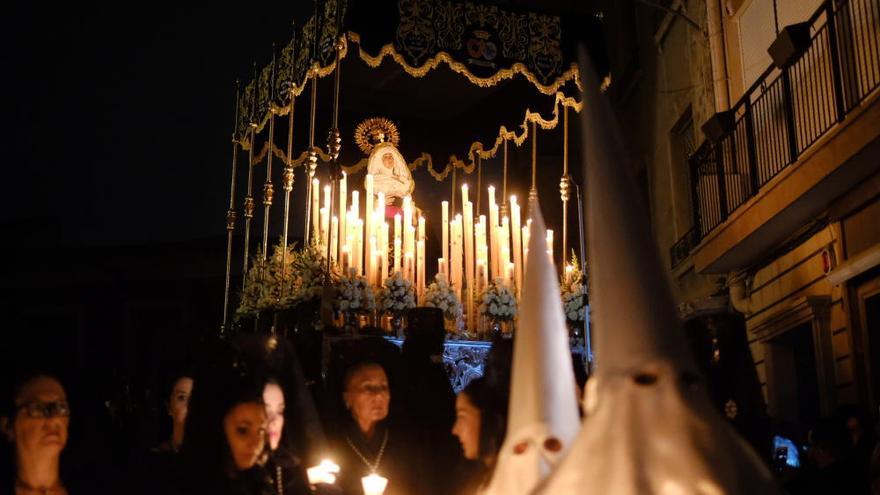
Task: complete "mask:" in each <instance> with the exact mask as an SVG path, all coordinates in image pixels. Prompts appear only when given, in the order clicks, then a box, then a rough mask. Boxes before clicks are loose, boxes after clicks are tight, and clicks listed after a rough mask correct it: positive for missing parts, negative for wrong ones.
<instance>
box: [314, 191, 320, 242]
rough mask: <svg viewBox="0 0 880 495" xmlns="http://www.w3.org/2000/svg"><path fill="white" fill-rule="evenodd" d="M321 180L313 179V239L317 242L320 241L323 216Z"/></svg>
mask: <svg viewBox="0 0 880 495" xmlns="http://www.w3.org/2000/svg"><path fill="white" fill-rule="evenodd" d="M320 198H321V182H320V181H319V180H318V179H312V239H313V240H314V241H315V242H319V241H320V240H321V239H320V237H319V236H320V235H321V223H320V222H321V217H320V211H319V209H320V206H318V205H319V204H320V203H321V199H320Z"/></svg>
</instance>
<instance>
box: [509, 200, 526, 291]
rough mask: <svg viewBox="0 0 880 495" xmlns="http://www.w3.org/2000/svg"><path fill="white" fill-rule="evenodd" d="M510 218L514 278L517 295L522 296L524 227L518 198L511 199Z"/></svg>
mask: <svg viewBox="0 0 880 495" xmlns="http://www.w3.org/2000/svg"><path fill="white" fill-rule="evenodd" d="M510 216H511V221H512V222H511V225H510V228H511V231H510V233H511V234H512V235H513V265H514V277H515V280H516V295H517V297H519V296H520V294H521V291H522V276H523V258H522V230H521V229H522V225H520V222H521V217H520V209H519V204H518V203H517V202H516V196H511V197H510Z"/></svg>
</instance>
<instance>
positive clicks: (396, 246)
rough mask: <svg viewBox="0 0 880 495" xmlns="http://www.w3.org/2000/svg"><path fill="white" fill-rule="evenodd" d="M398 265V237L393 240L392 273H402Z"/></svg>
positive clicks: (399, 261)
mask: <svg viewBox="0 0 880 495" xmlns="http://www.w3.org/2000/svg"><path fill="white" fill-rule="evenodd" d="M400 263H401V259H400V237H397V238H395V239H394V273H397V272H402V268H401V266H400Z"/></svg>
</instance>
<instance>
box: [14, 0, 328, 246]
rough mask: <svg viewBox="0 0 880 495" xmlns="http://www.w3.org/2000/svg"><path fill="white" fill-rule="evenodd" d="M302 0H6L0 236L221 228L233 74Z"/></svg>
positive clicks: (281, 34)
mask: <svg viewBox="0 0 880 495" xmlns="http://www.w3.org/2000/svg"><path fill="white" fill-rule="evenodd" d="M310 6H311V2H308V1H305V0H297V1H291V0H288V1H287V2H277V1H276V2H261V3H260V4H253V3H250V2H248V3H243V2H238V3H229V4H224V3H222V2H211V3H210V4H204V5H194V4H192V3H189V2H173V3H172V2H149V3H128V2H114V3H104V4H94V3H82V2H69V3H66V4H59V5H49V4H46V3H43V2H16V3H14V4H13V5H7V6H5V7H4V8H3V10H4V12H3V21H4V22H3V24H5V27H4V28H3V29H2V32H3V34H2V36H3V37H4V38H6V39H4V40H3V46H4V48H5V49H4V50H3V52H4V55H3V57H4V59H6V60H4V63H3V67H4V71H3V72H4V75H3V80H4V86H5V91H4V93H5V94H4V96H5V99H6V101H5V102H4V105H3V107H4V109H5V110H6V111H4V117H5V118H4V119H3V125H4V132H3V136H4V145H3V147H4V150H5V153H4V155H5V157H6V160H5V162H6V166H5V169H6V170H7V172H6V176H5V178H4V180H3V181H2V182H0V184H2V191H0V194H2V197H3V206H2V209H0V222H3V223H5V224H6V229H7V232H6V233H5V237H7V236H10V237H13V238H19V239H24V242H28V241H32V240H43V241H47V240H58V239H59V236H60V240H61V241H62V242H63V243H64V244H68V245H107V244H135V243H137V244H140V243H152V242H162V241H169V240H184V239H194V238H199V237H204V236H208V235H218V234H221V233H222V232H223V224H224V219H223V217H224V210H225V208H224V202H225V197H226V195H227V194H228V185H227V182H228V177H227V176H228V173H229V172H228V167H229V160H230V146H229V134H230V130H231V126H232V119H233V113H232V112H233V99H234V81H235V79H236V78H237V77H246V76H247V75H248V74H250V73H251V64H252V62H253V60H254V59H257V60H258V61H259V62H260V63H261V64H262V63H265V62H266V61H267V60H268V59H269V58H270V57H271V44H272V42H273V41H277V42H279V43H281V42H286V41H287V40H288V39H289V35H290V34H289V25H290V21H291V20H292V19H293V18H294V15H295V12H294V10H295V9H298V8H299V9H303V8H305V9H308V8H310Z"/></svg>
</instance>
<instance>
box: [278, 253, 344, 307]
mask: <svg viewBox="0 0 880 495" xmlns="http://www.w3.org/2000/svg"><path fill="white" fill-rule="evenodd" d="M292 258H293V259H292V261H291V270H292V274H293V283H292V284H291V288H290V292H289V293H288V299H289V302H290V304H289V305H290V306H295V305H297V304H299V303H303V302H307V301H311V300H313V299H315V298H318V297H321V294H322V293H323V291H324V284H325V283H326V282H332V281H333V280H334V279H335V278H337V274H336V273H335V272H336V267H335V266H333V267H331V271H330V272H328V270H327V260H326V258H324V253H323V252H322V250H321V248H320V246H318V245H317V244H315V243H312V244H311V245H310V246H308V247H306V248H303V249H302V250H300V251H294V252H293V256H292Z"/></svg>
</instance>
